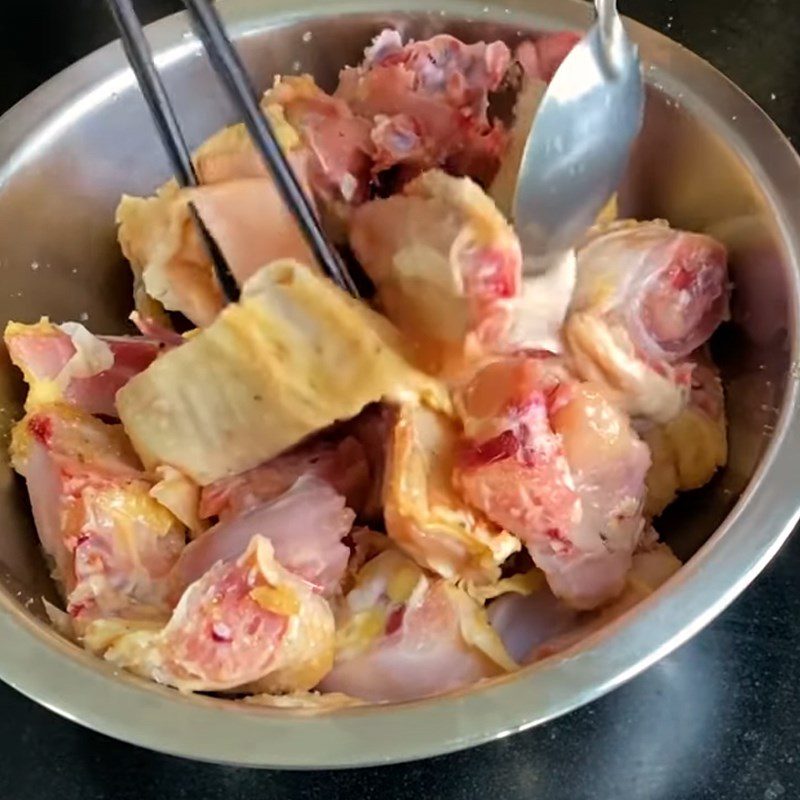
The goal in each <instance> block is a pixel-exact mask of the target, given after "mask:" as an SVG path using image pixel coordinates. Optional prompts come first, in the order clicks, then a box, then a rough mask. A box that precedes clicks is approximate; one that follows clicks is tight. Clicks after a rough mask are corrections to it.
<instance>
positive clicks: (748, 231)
mask: <svg viewBox="0 0 800 800" xmlns="http://www.w3.org/2000/svg"><path fill="white" fill-rule="evenodd" d="M570 8H571V11H570V13H569V14H567V18H566V19H564V20H561V21H560V22H559V20H558V19H555V18H551V17H548V16H547V15H544V14H542V15H541V16H540V18H538V27H539V28H558V27H569V26H570V25H571V24H576V23H578V22H580V21H581V20H583V19H585V17H586V14H585V12H584V11H583V10H580V11H577V10H576V9H575V8H573V7H572V6H570ZM570 15H571V17H570ZM529 16H530V15H529ZM385 25H394V26H397V27H399V28H400V29H401V30H402V31H403V33H404V34H405V35H406V36H412V37H415V38H421V37H424V36H428V35H431V34H433V33H436V32H442V31H444V32H449V33H453V34H454V35H456V36H459V37H460V38H463V39H464V40H466V41H475V40H479V39H489V38H494V37H498V38H502V39H504V40H505V41H506V42H508V43H509V44H514V43H515V42H517V41H519V40H520V39H521V38H523V36H529V35H532V34H534V33H535V28H533V27H526V28H524V29H522V28H521V24H520V21H519V19H518V18H516V17H515V16H514V15H506V16H504V15H503V13H501V12H500V10H498V12H497V13H496V14H489V15H483V14H481V13H477V14H476V15H475V18H473V19H471V20H470V19H466V18H464V17H462V18H457V17H455V16H454V15H453V14H452V13H448V14H440V13H438V11H437V12H433V13H423V12H416V13H396V14H391V13H386V14H382V13H353V14H331V15H330V16H326V17H324V18H316V19H315V20H307V19H298V18H296V17H292V16H289V15H285V16H283V17H278V18H275V17H272V18H271V19H270V21H269V22H259V23H255V22H253V21H252V20H251V21H250V22H248V23H247V24H244V23H242V24H238V25H234V26H233V28H232V31H233V33H234V34H235V35H236V36H237V38H238V39H239V42H240V45H241V48H242V53H243V55H244V58H245V61H246V63H247V64H248V66H249V68H250V71H251V75H252V76H253V77H254V80H255V81H256V83H257V84H258V88H260V89H265V88H266V87H267V86H268V85H269V84H270V82H271V80H272V76H273V75H274V74H275V73H281V72H284V73H292V72H299V71H308V72H311V73H312V74H314V75H315V76H316V78H317V79H318V81H319V82H320V83H321V84H322V85H323V86H324V87H326V88H331V87H332V86H333V85H334V84H335V80H336V75H337V71H338V69H339V67H341V66H342V65H343V64H346V63H354V62H356V61H357V60H358V59H359V57H360V54H361V51H362V49H363V48H364V46H365V45H366V44H367V43H368V42H369V40H370V38H371V37H372V36H373V35H374V34H375V33H377V32H378V31H379V30H380V29H381V28H382V27H383V26H385ZM156 47H157V49H158V42H157V43H156ZM158 52H159V53H160V56H159V58H160V66H161V67H162V69H163V73H164V76H165V79H166V82H167V85H168V89H169V91H170V94H171V96H172V98H173V99H174V103H175V105H176V109H177V112H178V115H179V118H180V119H181V122H182V125H183V127H184V131H185V134H186V136H187V138H188V140H189V142H190V144H192V145H196V144H198V143H199V142H201V141H202V140H203V139H204V138H205V137H206V136H208V135H209V134H211V133H212V132H213V131H215V130H217V129H218V128H219V127H221V126H222V125H224V124H226V123H229V122H231V121H233V120H234V115H233V113H232V111H231V108H230V107H229V105H228V104H227V102H226V101H225V99H224V97H223V94H222V91H221V90H220V88H219V86H218V84H217V82H216V80H215V78H214V76H213V75H212V73H211V71H210V69H209V68H208V66H207V64H206V61H205V58H203V57H200V53H199V50H198V47H197V45H196V43H195V42H194V41H193V40H190V39H182V40H181V41H180V42H179V43H178V44H175V42H174V40H173V41H171V44H170V46H169V47H166V48H161V49H160V50H158ZM644 55H645V58H647V51H645V53H644ZM74 77H75V82H76V86H75V93H74V95H73V96H72V97H70V99H69V101H68V102H67V103H65V104H64V105H63V106H59V107H49V106H48V104H47V102H45V101H43V100H40V99H37V95H34V96H33V97H32V98H31V99H29V100H28V101H27V102H28V103H32V104H34V105H36V104H37V103H38V106H37V107H36V111H37V115H38V119H37V122H36V123H35V124H33V125H32V126H31V127H29V128H28V129H25V130H20V131H15V136H14V137H13V140H7V141H3V142H2V144H0V274H2V290H0V320H2V321H3V323H5V321H7V320H10V319H15V320H19V321H25V322H31V321H35V320H37V319H38V318H39V317H40V315H49V316H50V317H51V318H52V319H53V320H56V321H63V320H68V319H76V320H83V321H85V322H86V324H87V326H88V327H89V328H90V329H91V330H93V331H95V332H105V333H113V332H120V331H124V330H126V329H127V328H128V323H127V322H126V318H127V315H128V313H129V311H130V310H131V293H130V285H131V283H130V278H129V272H128V268H127V265H126V264H125V263H124V262H123V260H122V258H121V255H120V252H119V250H118V247H117V244H116V239H115V228H114V209H115V207H116V204H117V202H118V200H119V197H120V195H121V194H122V193H123V192H128V193H131V194H146V193H150V192H151V191H152V190H153V189H154V188H155V187H156V186H157V185H159V184H160V183H161V182H163V181H164V180H165V179H166V178H167V177H168V175H169V169H168V165H167V162H166V160H165V158H164V155H163V153H162V150H161V148H160V145H159V142H158V139H157V137H156V135H155V132H154V130H153V127H152V125H151V122H150V120H149V117H148V114H147V112H146V109H145V106H144V104H143V101H142V100H141V97H140V95H139V91H138V89H137V88H136V86H135V85H134V84H133V80H132V77H131V76H130V75H129V74H128V73H127V71H116V72H113V73H109V74H107V75H106V77H105V79H104V81H103V82H97V81H96V79H95V77H94V76H93V75H92V74H91V73H90V72H87V73H86V75H84V74H83V72H81V70H80V68H78V69H77V70H76V71H75V73H74ZM648 78H649V87H648V103H647V112H646V120H645V125H644V130H643V133H642V136H641V139H640V141H639V143H638V145H637V148H636V151H635V153H634V156H633V158H632V161H631V165H630V169H629V172H628V175H627V178H626V180H625V184H624V187H623V189H622V192H621V206H622V209H623V211H624V212H625V214H627V215H631V216H636V217H640V218H652V217H663V218H666V219H668V220H670V222H672V223H673V224H674V225H676V226H681V227H686V228H689V229H692V230H697V231H704V232H708V233H711V234H713V235H715V236H717V237H718V238H720V239H721V240H722V241H723V242H725V244H726V245H727V246H728V248H729V250H730V266H731V275H732V279H733V281H734V284H735V293H734V302H733V308H732V319H731V321H730V322H729V323H727V324H726V325H725V326H724V329H723V330H721V331H720V332H719V333H718V334H717V336H716V337H715V341H714V349H715V352H716V356H717V359H718V362H719V363H720V364H721V366H722V369H723V375H724V381H725V386H726V389H727V408H728V418H729V425H730V431H729V437H730V464H729V466H728V467H727V468H726V469H725V470H724V471H722V472H721V473H720V474H719V476H718V477H717V478H715V480H714V481H713V482H712V484H711V485H709V486H708V487H706V488H705V489H703V490H701V491H699V492H695V493H691V494H688V495H686V496H685V497H683V498H682V499H681V500H680V501H679V502H678V503H677V504H675V506H674V507H673V508H672V509H670V511H669V512H668V513H667V514H666V515H665V516H664V518H663V519H662V520H661V524H660V525H659V526H658V527H659V530H660V532H661V533H662V535H663V536H664V537H665V538H666V540H667V541H668V542H669V543H670V544H671V545H672V546H673V548H674V549H675V551H676V553H677V554H678V555H679V556H680V557H681V558H682V559H684V560H686V559H688V558H690V557H691V556H692V555H693V554H694V553H695V552H696V551H697V550H698V548H700V547H701V545H702V544H703V543H704V542H705V541H706V540H707V539H708V537H709V536H710V535H711V534H712V533H713V532H714V531H715V530H716V529H717V527H718V526H719V525H720V523H721V522H722V521H723V519H724V518H725V517H726V515H727V514H728V512H729V511H730V509H731V508H732V506H733V505H734V503H735V502H736V500H737V498H738V497H739V496H740V494H741V492H742V491H743V489H744V488H745V487H746V486H747V485H748V482H749V481H750V479H751V477H752V476H753V474H754V471H755V470H756V468H757V466H758V465H759V462H760V461H761V459H762V456H763V454H764V451H765V448H766V447H767V445H768V444H769V441H770V438H771V433H772V431H773V429H774V426H775V421H776V419H777V416H778V414H779V412H780V411H781V408H782V407H783V405H784V402H785V398H786V396H787V393H786V386H787V376H788V375H789V362H790V354H789V351H790V346H789V345H790V342H791V339H792V337H793V336H794V320H793V319H792V317H791V313H790V307H791V298H792V297H793V295H794V292H795V289H794V283H793V279H792V277H791V275H792V265H791V263H790V256H789V254H788V252H787V248H786V245H785V243H784V237H783V236H782V233H781V227H780V225H781V222H780V219H779V216H778V214H777V213H776V210H775V208H774V205H773V202H772V200H771V199H770V197H769V196H768V192H767V191H766V190H765V189H764V188H763V184H762V183H761V182H760V180H759V176H758V174H757V172H756V171H755V170H754V168H753V165H752V163H750V161H749V160H748V159H747V158H745V157H744V156H742V155H741V153H740V149H739V147H738V146H737V139H736V136H735V135H732V134H731V130H730V128H731V120H725V119H722V118H721V117H720V116H719V114H717V113H716V112H715V111H714V110H713V109H711V108H709V107H708V106H707V105H706V104H705V102H704V101H703V100H702V99H701V98H700V97H698V96H696V95H694V94H693V92H692V87H691V86H687V85H683V84H682V83H681V82H680V81H679V80H678V79H676V78H675V77H674V76H670V74H669V73H668V72H666V71H663V70H661V69H653V70H652V71H650V72H649V73H648ZM23 396H24V392H23V386H22V382H21V380H20V377H19V375H18V374H17V372H16V370H15V369H13V368H12V366H11V365H10V363H9V362H8V358H7V355H6V354H5V352H3V353H2V354H0V431H1V432H2V434H3V437H4V438H3V441H4V442H5V441H6V438H5V437H7V435H8V431H9V430H10V427H11V424H12V423H13V421H14V420H15V419H17V418H18V417H19V416H20V415H21V399H22V398H23ZM0 515H2V518H3V520H4V534H3V536H1V537H0V585H1V586H2V589H1V590H2V591H4V592H7V593H10V594H11V595H12V596H14V597H16V598H17V600H18V602H19V603H20V604H21V605H23V606H26V607H28V608H29V611H30V612H31V613H32V614H35V615H37V616H39V617H41V618H44V617H43V610H42V606H41V603H40V598H41V597H42V596H46V597H49V598H50V599H55V594H54V591H53V586H52V584H51V581H50V579H49V577H48V571H47V567H46V565H45V562H44V560H43V558H42V556H41V553H40V551H39V548H38V545H37V539H36V534H35V531H34V528H33V525H32V521H31V518H30V514H29V509H28V506H27V500H26V497H25V491H24V487H23V485H22V484H21V482H20V481H19V480H18V479H16V478H15V477H14V475H13V473H12V472H11V470H10V468H9V465H8V461H7V457H6V448H5V446H4V447H3V448H2V450H0ZM766 533H767V532H765V535H766ZM753 535H754V536H757V535H759V531H754V532H753ZM715 547H719V548H725V547H726V540H725V536H722V537H721V538H720V539H719V540H718V541H717V542H716V543H715Z"/></svg>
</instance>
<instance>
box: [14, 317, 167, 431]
mask: <svg viewBox="0 0 800 800" xmlns="http://www.w3.org/2000/svg"><path fill="white" fill-rule="evenodd" d="M3 338H4V341H5V344H6V347H7V348H8V353H9V355H10V356H11V360H12V361H13V362H14V364H16V366H17V367H19V369H20V370H21V371H22V374H23V376H24V378H25V381H26V382H27V383H28V387H29V390H28V397H27V399H26V401H25V410H26V411H32V410H34V409H36V408H38V407H39V406H42V405H46V404H48V403H54V402H58V401H64V402H65V403H69V404H70V405H74V406H76V407H78V408H80V409H82V410H84V411H87V412H88V413H90V414H105V415H106V416H109V417H116V416H117V409H116V407H115V405H114V397H115V395H116V393H117V391H118V390H119V389H120V388H121V387H122V386H124V385H125V384H126V383H127V382H128V380H130V378H132V377H133V376H134V375H137V374H138V373H140V372H141V371H142V370H143V369H145V367H147V366H149V365H150V364H151V363H152V362H153V361H154V360H155V358H156V356H158V354H159V353H160V352H161V351H162V349H163V346H162V344H161V342H158V341H155V340H152V339H146V338H143V337H136V336H103V337H99V336H94V335H93V334H91V333H89V331H88V330H86V328H85V327H84V326H83V325H81V324H80V323H78V322H65V323H63V324H61V325H54V324H53V323H51V322H50V320H49V319H47V317H42V318H41V319H40V320H39V322H37V323H36V324H34V325H25V324H23V323H21V322H9V323H8V324H7V325H6V329H5V333H4V335H3Z"/></svg>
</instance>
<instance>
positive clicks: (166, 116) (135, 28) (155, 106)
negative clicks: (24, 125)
mask: <svg viewBox="0 0 800 800" xmlns="http://www.w3.org/2000/svg"><path fill="white" fill-rule="evenodd" d="M106 1H107V4H108V7H109V10H110V11H111V15H112V17H113V18H114V23H115V24H116V26H117V30H118V31H119V35H120V39H121V40H122V47H123V48H124V50H125V55H126V56H127V58H128V62H129V63H130V65H131V69H133V72H134V75H135V76H136V80H137V81H138V83H139V88H140V89H141V90H142V95H143V96H144V99H145V102H146V103H147V107H148V109H149V110H150V115H151V116H152V118H153V123H154V124H155V126H156V130H157V131H158V135H159V138H160V139H161V143H162V144H163V146H164V149H165V150H166V152H167V156H168V158H169V160H170V162H171V164H172V169H173V171H174V173H175V179H176V180H177V181H178V184H179V185H180V186H184V187H185V186H198V185H199V181H198V179H197V173H196V172H195V169H194V164H193V163H192V156H191V153H190V151H189V148H188V147H187V146H186V140H185V139H184V138H183V134H182V133H181V129H180V126H179V125H178V119H177V117H176V116H175V111H174V109H173V108H172V103H171V102H170V100H169V95H167V91H166V89H165V88H164V83H163V81H162V80H161V76H160V75H159V73H158V70H157V69H156V66H155V64H154V62H153V54H152V53H151V51H150V46H149V45H148V43H147V39H146V38H145V35H144V31H143V30H142V25H141V23H140V22H139V18H138V16H137V15H136V11H135V10H134V7H133V3H132V2H131V0H106ZM189 208H190V210H191V213H192V216H193V217H194V220H195V222H196V223H197V226H198V228H199V230H200V234H201V236H202V238H203V242H204V244H205V246H206V250H207V251H208V254H209V256H210V258H211V261H212V263H213V265H214V272H215V274H216V277H217V280H218V281H219V284H220V287H221V288H222V291H223V293H224V294H225V296H226V297H227V298H228V299H229V300H235V299H236V298H238V296H239V287H238V286H237V284H236V280H235V279H234V277H233V274H232V273H231V271H230V268H229V267H228V264H227V262H226V261H225V257H224V256H223V255H222V252H221V251H220V249H219V246H218V245H217V243H216V242H215V241H214V239H213V237H212V236H211V234H210V233H209V232H208V229H207V228H206V227H205V225H204V224H203V222H202V220H201V219H200V215H199V214H198V213H197V209H195V207H194V206H193V205H192V204H191V203H190V204H189Z"/></svg>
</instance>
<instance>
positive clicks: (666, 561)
mask: <svg viewBox="0 0 800 800" xmlns="http://www.w3.org/2000/svg"><path fill="white" fill-rule="evenodd" d="M680 566H681V562H680V561H678V559H677V558H676V557H675V556H674V555H673V553H672V551H671V550H670V549H669V547H668V546H667V545H666V544H661V543H660V544H655V545H651V546H649V547H648V548H647V549H646V550H643V551H641V552H638V553H636V554H635V555H634V556H633V561H632V566H631V570H630V572H629V573H628V577H627V580H626V584H625V589H624V591H623V593H622V594H621V595H620V596H619V597H618V598H617V599H616V600H615V601H614V602H613V603H612V604H611V605H608V606H606V607H605V608H602V609H600V610H598V611H590V612H578V611H575V610H574V609H572V608H570V607H569V606H567V605H565V604H564V603H562V602H560V601H559V600H558V599H556V597H555V596H554V595H553V594H552V593H551V592H550V590H549V589H548V588H547V586H546V585H544V584H542V585H541V586H540V587H539V589H538V590H537V591H534V592H532V593H531V594H529V595H521V594H506V595H503V596H502V597H499V598H498V599H497V600H495V601H494V602H493V603H491V604H490V605H489V608H488V612H487V613H488V617H489V620H490V621H491V624H492V627H493V628H494V629H495V630H496V631H497V633H498V634H499V635H500V638H501V639H502V641H503V644H504V645H505V646H506V648H507V650H508V652H509V653H511V655H512V656H513V657H514V658H515V659H516V660H517V661H518V662H520V663H524V664H529V663H531V662H532V661H538V660H540V659H542V658H547V657H548V656H551V655H555V654H556V653H561V652H563V651H565V650H569V649H570V648H572V647H574V646H576V645H577V644H579V643H580V642H582V641H583V640H584V639H586V638H587V637H588V636H591V635H592V634H594V633H597V632H598V631H599V630H600V629H602V628H604V627H605V626H606V625H609V624H611V623H612V622H614V621H615V620H617V619H619V618H620V617H622V616H623V615H624V614H625V613H626V612H628V611H630V610H631V609H632V608H633V607H634V606H635V605H636V604H637V603H639V602H641V601H642V600H644V599H645V598H646V597H648V596H649V595H650V594H652V593H653V592H655V591H656V589H658V588H659V587H660V586H661V585H662V584H664V583H665V582H666V581H667V580H668V579H669V578H670V577H671V576H672V575H674V574H675V573H676V572H677V571H678V569H680Z"/></svg>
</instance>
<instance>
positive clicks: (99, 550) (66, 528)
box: [11, 405, 185, 625]
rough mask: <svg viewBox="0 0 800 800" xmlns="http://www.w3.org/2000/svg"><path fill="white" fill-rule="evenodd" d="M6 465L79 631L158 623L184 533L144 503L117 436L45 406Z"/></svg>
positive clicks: (20, 432)
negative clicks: (115, 622)
mask: <svg viewBox="0 0 800 800" xmlns="http://www.w3.org/2000/svg"><path fill="white" fill-rule="evenodd" d="M11 456H12V464H13V466H14V469H16V471H17V472H19V473H20V475H22V476H23V477H24V478H25V481H26V483H27V486H28V494H29V496H30V501H31V507H32V509H33V516H34V520H35V522H36V529H37V531H38V534H39V539H40V540H41V543H42V547H43V548H44V551H45V553H47V555H48V556H49V557H50V558H51V559H52V560H53V563H54V577H55V578H56V580H57V582H58V584H59V586H60V587H61V589H62V591H63V593H64V596H65V598H66V600H67V610H68V612H69V613H70V615H72V616H73V617H74V618H75V619H76V622H77V623H79V624H81V625H82V624H85V623H86V621H88V620H91V619H94V618H97V617H101V616H116V615H121V616H129V615H131V614H136V615H145V616H152V615H153V614H158V613H163V610H164V609H165V608H166V605H165V603H166V594H167V588H168V586H167V581H166V576H167V574H168V573H169V571H170V570H171V569H172V566H173V565H174V563H175V561H176V559H177V558H178V555H179V554H180V551H181V550H182V549H183V546H184V541H185V537H184V530H183V527H182V526H181V525H180V524H179V523H178V521H177V520H176V519H175V518H174V517H173V515H172V514H171V513H170V512H169V511H167V509H166V508H164V507H163V506H161V505H160V504H159V503H157V502H156V501H155V500H154V499H153V498H151V497H150V495H149V493H148V492H149V490H150V488H151V486H152V484H151V482H150V481H149V480H148V479H147V477H146V476H145V475H144V473H143V472H142V470H141V465H140V463H139V461H138V459H137V458H136V456H135V455H134V453H133V452H132V451H131V449H130V445H129V444H128V441H127V439H126V438H125V434H124V433H123V431H122V429H121V428H120V427H119V426H117V425H106V424H105V423H103V422H100V421H99V420H97V419H95V418H94V417H91V416H89V415H87V414H85V413H84V412H81V411H79V410H78V409H75V408H73V407H70V406H66V405H51V406H44V407H42V408H40V409H37V410H36V411H34V412H32V413H29V414H28V415H27V416H26V417H25V418H24V419H23V420H22V421H21V422H20V423H18V425H17V426H16V428H15V429H14V433H13V440H12V448H11Z"/></svg>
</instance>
